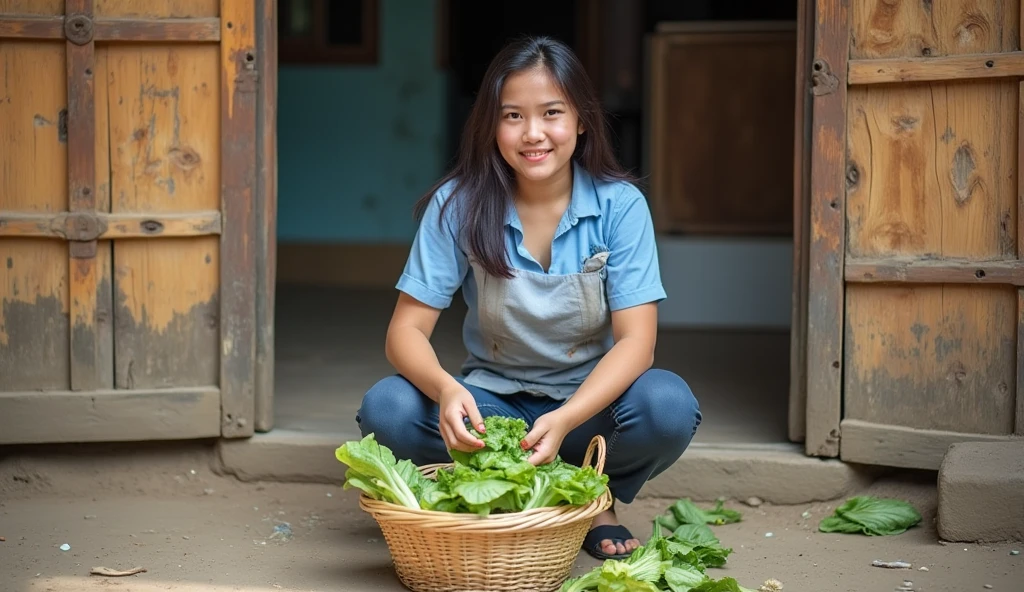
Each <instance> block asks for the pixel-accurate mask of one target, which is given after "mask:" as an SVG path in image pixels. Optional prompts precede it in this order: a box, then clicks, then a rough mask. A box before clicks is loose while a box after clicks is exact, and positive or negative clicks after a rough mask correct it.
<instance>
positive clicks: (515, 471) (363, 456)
mask: <svg viewBox="0 0 1024 592" xmlns="http://www.w3.org/2000/svg"><path fill="white" fill-rule="evenodd" d="M484 428H485V429H484V433H482V434H481V433H479V432H476V430H473V431H474V432H475V433H476V435H477V436H478V437H479V438H480V439H481V440H483V442H484V447H483V448H481V449H479V450H476V451H473V452H459V451H457V450H452V451H449V452H450V455H451V457H452V460H453V461H454V462H453V463H452V465H451V466H449V467H445V468H443V469H441V470H438V471H437V472H436V474H435V476H434V479H428V478H426V477H424V476H423V474H422V473H420V472H419V470H418V469H417V468H416V467H415V466H414V465H413V464H412V462H411V461H409V460H401V461H399V460H398V459H396V458H395V456H394V454H393V453H392V451H391V450H390V449H388V447H387V446H383V445H381V444H379V443H378V442H377V441H376V440H375V439H374V435H373V434H369V435H367V436H366V437H365V438H363V439H362V440H359V441H353V442H347V443H345V444H344V445H343V446H341V447H340V448H338V449H337V450H336V451H335V456H336V457H337V459H338V460H339V461H341V462H342V463H345V464H346V465H348V467H349V468H348V470H347V471H346V472H345V484H344V488H345V489H351V488H358V489H361V490H363V491H364V492H366V494H367V495H369V496H370V497H373V498H375V499H380V500H386V501H390V502H392V503H396V504H401V505H403V506H407V507H412V508H423V509H426V510H435V511H439V512H458V513H473V514H478V515H481V516H486V515H488V514H491V513H493V512H519V511H522V510H525V509H531V508H542V507H550V506H557V505H560V504H570V505H584V504H588V503H590V502H592V501H593V500H595V499H597V498H598V497H600V496H601V495H602V494H603V493H604V492H605V491H606V489H607V485H608V476H607V475H598V474H597V471H595V470H594V468H593V467H583V468H581V467H577V466H574V465H571V464H569V463H566V462H565V461H563V460H562V459H561V458H556V459H555V460H554V461H553V462H551V463H547V464H544V465H541V466H540V467H535V466H533V465H532V464H531V463H530V461H529V454H528V453H527V452H526V451H525V450H523V449H522V446H520V442H522V440H523V438H525V437H526V422H525V421H523V420H522V419H519V418H513V417H501V416H491V417H488V418H486V419H485V420H484Z"/></svg>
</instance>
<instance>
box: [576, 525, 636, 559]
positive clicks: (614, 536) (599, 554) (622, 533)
mask: <svg viewBox="0 0 1024 592" xmlns="http://www.w3.org/2000/svg"><path fill="white" fill-rule="evenodd" d="M633 538H636V537H634V536H633V533H631V532H629V529H628V528H626V527H625V526H622V525H621V524H615V525H611V524H603V525H601V526H597V527H595V528H592V529H590V532H588V533H587V537H586V538H585V539H583V550H584V551H586V552H587V553H589V554H590V556H591V557H594V558H595V559H625V558H627V557H629V556H630V555H631V554H632V551H630V552H628V553H623V554H622V555H609V554H608V553H605V552H604V551H602V550H601V541H603V540H606V539H610V540H611V541H612V542H613V543H623V544H625V543H626V541H628V540H629V539H633Z"/></svg>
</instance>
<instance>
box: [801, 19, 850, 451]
mask: <svg viewBox="0 0 1024 592" xmlns="http://www.w3.org/2000/svg"><path fill="white" fill-rule="evenodd" d="M815 6H816V10H815V14H816V17H817V19H816V22H815V30H814V50H813V51H814V56H813V57H814V60H815V61H818V60H823V61H825V62H827V63H828V64H829V66H830V68H831V71H832V72H833V73H834V76H836V77H838V78H837V80H836V84H837V86H836V90H835V92H830V93H825V94H814V95H812V96H813V99H812V101H813V102H812V104H811V109H812V113H813V117H814V129H815V133H814V134H813V135H812V145H811V150H812V157H811V204H810V232H809V235H810V240H809V251H808V257H809V258H808V274H809V275H808V295H809V298H808V301H807V302H808V304H807V318H808V321H807V433H806V439H805V443H804V447H805V450H806V451H807V453H808V454H810V455H815V456H825V457H830V456H837V455H838V454H839V422H840V419H841V413H842V390H841V389H842V374H843V370H842V359H843V352H842V348H843V340H842V327H843V259H844V257H843V246H844V245H845V244H846V228H845V217H844V212H845V211H846V198H845V192H846V164H847V162H846V112H847V98H846V97H847V87H846V64H847V57H848V55H849V52H850V49H849V46H850V38H849V35H850V24H849V22H848V20H847V15H848V14H849V13H848V12H847V4H846V3H842V2H839V3H837V2H832V1H831V0H817V2H816V4H815Z"/></svg>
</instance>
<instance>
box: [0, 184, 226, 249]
mask: <svg viewBox="0 0 1024 592" xmlns="http://www.w3.org/2000/svg"><path fill="white" fill-rule="evenodd" d="M103 185H104V186H106V185H107V184H106V183H104V184H103ZM107 203H108V204H109V200H108V202H107ZM108 207H109V206H108ZM78 218H79V216H76V215H74V214H69V213H66V212H61V213H59V214H23V213H19V212H10V211H7V212H3V211H0V237H3V236H23V237H37V238H59V239H65V240H68V239H69V237H71V236H76V234H75V233H77V232H80V231H81V230H80V229H79V228H78V227H76V224H75V222H76V220H77V219H78ZM90 218H91V219H92V220H94V224H95V230H96V236H97V238H101V239H118V238H144V237H158V236H163V237H172V236H174V237H186V236H206V235H210V234H220V232H221V214H220V212H218V211H207V212H203V211H197V212H181V213H178V212H169V213H159V214H147V213H144V212H118V213H114V214H106V213H102V212H100V213H97V214H95V215H93V216H90ZM92 224H93V222H90V225H92Z"/></svg>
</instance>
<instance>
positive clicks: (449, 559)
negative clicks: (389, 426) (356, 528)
mask: <svg viewBox="0 0 1024 592" xmlns="http://www.w3.org/2000/svg"><path fill="white" fill-rule="evenodd" d="M595 451H596V454H597V459H596V461H597V462H596V464H595V469H596V470H597V472H598V474H601V473H602V472H603V471H604V461H605V452H606V447H605V441H604V438H603V437H601V436H596V437H594V439H593V440H592V441H591V442H590V446H589V447H588V448H587V454H586V457H585V458H584V461H583V465H584V466H587V465H589V464H590V462H591V459H592V458H593V456H594V453H595ZM447 466H450V465H446V464H439V465H425V466H422V467H419V470H420V472H422V473H423V474H424V475H426V476H427V477H433V476H434V473H436V472H437V470H438V469H439V468H442V467H447ZM611 503H612V499H611V493H610V492H609V491H608V489H607V488H605V492H604V494H602V495H601V497H599V498H598V499H596V500H594V501H593V502H591V503H589V504H587V505H585V506H568V505H563V506H556V507H551V508H537V509H534V510H526V511H523V512H514V513H507V514H492V515H489V516H477V515H475V514H455V513H451V512H434V511H427V510H419V509H412V508H407V507H405V506H400V505H398V504H392V503H389V502H384V501H379V500H375V499H373V498H371V497H369V496H367V495H365V494H363V495H362V496H361V497H360V498H359V506H360V507H361V508H362V509H363V510H365V511H366V512H368V513H369V514H370V515H372V516H373V517H374V519H375V520H376V521H377V524H379V525H380V528H381V530H382V531H383V533H384V540H385V541H386V542H387V545H388V549H389V550H390V551H391V557H392V559H393V560H394V564H395V571H396V572H397V574H398V578H399V580H401V582H402V584H404V585H405V587H407V588H409V589H410V590H413V591H414V592H456V591H459V592H468V591H474V592H533V591H553V590H557V589H558V588H559V587H561V585H562V584H563V583H564V582H565V580H566V579H567V578H568V577H569V575H570V574H571V572H572V567H573V563H574V562H575V560H576V557H577V555H578V554H579V551H580V548H581V547H582V545H583V539H584V538H585V537H586V536H587V531H589V530H590V526H591V524H592V522H593V520H594V517H595V516H597V515H598V514H600V513H601V512H603V511H605V510H607V509H608V508H609V507H610V506H611Z"/></svg>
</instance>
